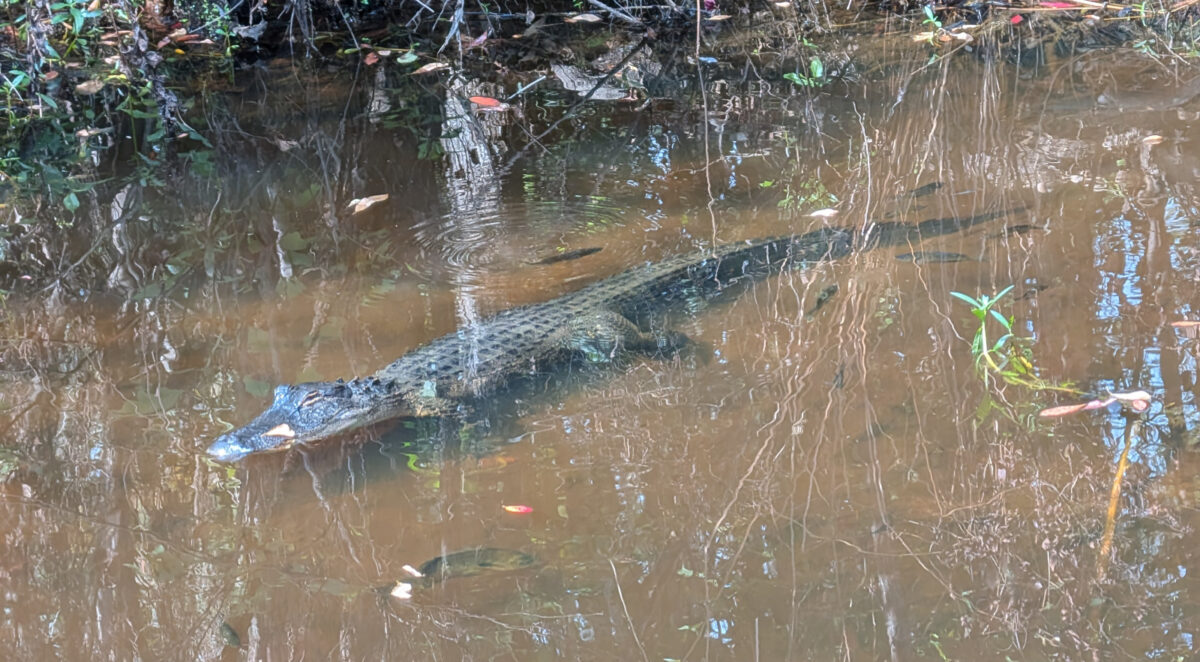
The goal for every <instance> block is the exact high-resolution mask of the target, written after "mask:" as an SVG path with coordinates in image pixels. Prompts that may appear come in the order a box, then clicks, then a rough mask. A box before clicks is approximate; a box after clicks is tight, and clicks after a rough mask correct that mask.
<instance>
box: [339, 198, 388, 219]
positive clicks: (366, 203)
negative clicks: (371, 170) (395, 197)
mask: <svg viewBox="0 0 1200 662" xmlns="http://www.w3.org/2000/svg"><path fill="white" fill-rule="evenodd" d="M387 199H388V194H387V193H381V194H379V195H372V196H370V197H366V198H355V199H353V200H351V201H350V204H348V205H346V206H347V207H349V208H350V213H351V214H361V213H363V212H364V211H366V210H368V209H370V208H371V207H373V206H375V205H376V204H378V203H380V202H383V201H384V200H387Z"/></svg>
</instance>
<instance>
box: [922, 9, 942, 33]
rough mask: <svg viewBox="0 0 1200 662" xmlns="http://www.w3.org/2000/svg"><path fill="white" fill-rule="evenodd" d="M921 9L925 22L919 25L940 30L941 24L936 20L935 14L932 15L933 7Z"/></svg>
mask: <svg viewBox="0 0 1200 662" xmlns="http://www.w3.org/2000/svg"><path fill="white" fill-rule="evenodd" d="M922 9H923V10H924V11H925V20H924V21H921V25H932V26H933V27H934V29H936V30H941V29H942V22H941V21H940V20H938V17H937V14H934V13H933V7H931V6H930V5H925V6H924V7H922Z"/></svg>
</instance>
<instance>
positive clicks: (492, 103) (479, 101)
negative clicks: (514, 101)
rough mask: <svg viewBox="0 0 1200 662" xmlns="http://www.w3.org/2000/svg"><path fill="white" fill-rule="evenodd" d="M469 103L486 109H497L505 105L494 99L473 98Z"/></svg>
mask: <svg viewBox="0 0 1200 662" xmlns="http://www.w3.org/2000/svg"><path fill="white" fill-rule="evenodd" d="M468 101H470V102H471V103H473V104H475V105H476V106H483V107H485V108H496V107H498V106H501V105H503V102H501V101H499V100H497V99H493V98H491V97H471V98H470V99H468Z"/></svg>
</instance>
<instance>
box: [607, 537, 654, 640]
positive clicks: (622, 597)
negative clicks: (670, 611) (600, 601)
mask: <svg viewBox="0 0 1200 662" xmlns="http://www.w3.org/2000/svg"><path fill="white" fill-rule="evenodd" d="M608 567H610V568H612V572H613V581H614V582H616V584H617V597H618V598H620V600H621V609H623V610H624V611H625V622H627V623H629V632H630V634H632V635H633V643H635V644H637V647H638V650H640V651H642V659H643V660H645V661H646V662H650V657H649V656H648V655H646V648H645V647H644V646H642V640H641V639H639V638H638V634H637V628H635V627H633V619H632V618H630V617H629V607H628V606H627V605H626V604H625V594H624V593H623V592H621V578H620V577H618V576H617V565H616V564H615V563H613V562H612V559H609V560H608Z"/></svg>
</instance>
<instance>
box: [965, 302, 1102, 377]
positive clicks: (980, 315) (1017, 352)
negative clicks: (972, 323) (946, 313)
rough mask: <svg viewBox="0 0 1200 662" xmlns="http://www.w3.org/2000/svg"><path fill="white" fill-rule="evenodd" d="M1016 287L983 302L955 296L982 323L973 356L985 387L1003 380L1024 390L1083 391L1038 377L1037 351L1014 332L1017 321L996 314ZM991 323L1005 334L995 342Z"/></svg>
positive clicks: (1026, 339)
mask: <svg viewBox="0 0 1200 662" xmlns="http://www.w3.org/2000/svg"><path fill="white" fill-rule="evenodd" d="M1012 290H1013V286H1012V285H1009V286H1008V287H1006V288H1004V289H1003V290H1000V291H999V292H997V293H996V294H995V295H993V296H988V295H986V294H981V295H980V296H979V298H975V297H971V296H968V295H966V294H963V293H962V292H951V293H950V296H952V297H955V298H956V299H959V300H961V301H963V302H965V303H966V304H967V305H969V306H971V314H972V315H974V316H975V319H976V320H978V321H979V326H978V327H976V329H975V336H974V338H972V340H971V354H972V355H973V356H974V357H975V369H976V370H977V371H978V372H979V374H980V376H981V377H982V378H983V381H984V383H985V384H990V383H991V381H992V380H993V379H999V380H1001V381H1003V382H1004V383H1006V384H1013V385H1015V386H1023V387H1025V388H1029V389H1033V390H1035V391H1046V390H1051V391H1065V392H1068V393H1076V394H1078V393H1079V391H1077V390H1076V389H1073V388H1070V387H1069V386H1061V385H1057V384H1051V383H1049V382H1047V381H1045V380H1043V379H1041V378H1040V377H1038V376H1037V374H1036V371H1035V370H1034V367H1033V361H1032V359H1033V351H1032V350H1031V349H1030V348H1029V344H1028V343H1029V340H1030V339H1029V338H1022V337H1020V336H1017V335H1016V334H1015V333H1014V332H1013V324H1014V323H1015V318H1014V317H1012V316H1011V315H1009V316H1007V317H1006V316H1004V315H1003V314H1001V313H1000V311H998V310H996V305H997V304H998V303H999V302H1000V300H1001V299H1003V298H1004V297H1005V295H1007V294H1008V293H1009V292H1012ZM988 320H992V321H993V322H995V323H998V324H1000V328H1001V329H1002V331H1003V332H1002V333H1001V334H1000V337H998V338H996V340H995V341H992V340H991V339H990V337H989V334H988V326H989V322H988Z"/></svg>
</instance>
